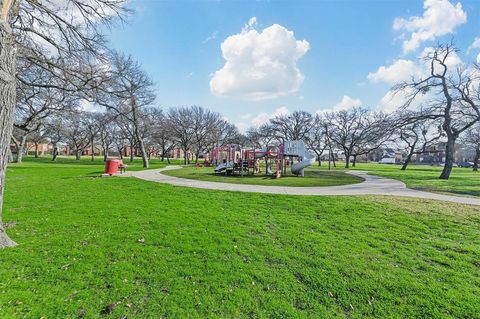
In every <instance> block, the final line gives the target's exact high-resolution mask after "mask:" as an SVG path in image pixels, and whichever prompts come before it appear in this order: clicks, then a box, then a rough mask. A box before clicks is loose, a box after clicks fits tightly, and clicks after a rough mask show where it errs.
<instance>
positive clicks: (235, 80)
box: [210, 18, 310, 100]
mask: <svg viewBox="0 0 480 319" xmlns="http://www.w3.org/2000/svg"><path fill="white" fill-rule="evenodd" d="M256 24H257V21H256V18H252V19H250V21H249V22H248V24H247V25H245V27H244V28H243V29H242V31H241V32H240V33H238V34H235V35H232V36H230V37H228V38H227V39H225V41H223V43H222V45H221V50H222V55H223V58H224V59H225V65H224V66H223V67H222V68H221V69H220V70H217V71H216V72H215V73H214V74H213V77H212V78H211V80H210V90H211V92H212V93H213V94H215V95H217V96H230V97H240V98H245V99H249V100H264V99H274V98H277V97H279V96H282V95H286V94H288V93H292V92H295V91H297V90H298V89H299V88H300V86H301V85H302V83H303V80H304V76H303V74H302V73H301V72H300V70H299V68H298V66H297V61H298V60H299V59H300V58H301V57H302V56H304V55H305V53H306V52H307V51H308V50H309V48H310V45H309V43H308V42H307V41H306V40H301V41H299V40H297V39H296V38H295V35H294V33H293V32H292V31H290V30H287V29H286V28H285V27H283V26H281V25H279V24H274V25H272V26H269V27H267V28H265V29H263V30H261V31H257V30H256V29H255V26H256Z"/></svg>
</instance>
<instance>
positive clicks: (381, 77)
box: [367, 47, 463, 85]
mask: <svg viewBox="0 0 480 319" xmlns="http://www.w3.org/2000/svg"><path fill="white" fill-rule="evenodd" d="M434 50H435V49H434V48H432V47H428V48H425V49H424V50H423V51H422V53H420V54H419V56H418V61H417V62H415V61H412V60H404V59H400V60H397V61H395V62H394V63H392V64H391V65H389V66H381V67H379V68H378V69H377V71H375V72H373V73H369V74H368V75H367V78H368V79H369V80H370V81H371V82H373V83H378V82H384V83H387V84H390V85H394V84H397V83H400V82H402V81H409V80H411V78H412V77H413V78H415V79H419V78H422V77H425V76H427V75H428V74H430V67H431V65H430V61H431V60H430V59H428V58H427V57H428V56H429V55H431V54H432V53H433V52H434ZM462 63H463V62H462V60H461V59H460V57H459V56H458V54H457V53H456V52H450V54H449V56H448V57H447V59H446V60H445V64H446V65H447V66H448V68H449V72H453V71H454V70H455V69H456V67H458V66H459V65H461V64H462ZM434 67H435V69H436V70H438V69H439V68H440V65H439V64H435V65H434Z"/></svg>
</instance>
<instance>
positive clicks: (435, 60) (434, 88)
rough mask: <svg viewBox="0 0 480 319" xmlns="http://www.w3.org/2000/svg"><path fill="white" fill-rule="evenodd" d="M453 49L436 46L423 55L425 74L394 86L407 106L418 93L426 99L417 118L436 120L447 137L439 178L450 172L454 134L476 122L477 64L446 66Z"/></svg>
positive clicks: (479, 102) (479, 113)
mask: <svg viewBox="0 0 480 319" xmlns="http://www.w3.org/2000/svg"><path fill="white" fill-rule="evenodd" d="M457 51H458V49H457V48H455V47H454V46H453V44H446V45H438V46H437V47H435V48H434V50H433V51H432V52H431V53H429V54H427V56H426V57H425V59H424V60H425V62H427V63H428V65H429V74H428V75H427V76H425V77H423V78H420V79H412V80H411V81H407V82H403V83H400V84H398V85H396V86H395V87H394V90H395V92H396V93H397V94H404V95H405V96H406V97H407V102H406V103H405V105H404V106H403V108H405V109H407V108H408V107H409V106H410V105H411V104H412V103H413V102H414V101H416V100H417V98H418V97H419V96H421V95H426V96H427V98H428V101H427V102H424V103H422V105H421V107H420V112H419V113H417V114H416V116H415V118H413V119H412V120H413V121H415V120H417V119H418V118H427V119H432V120H439V121H440V122H441V126H442V129H443V131H444V132H445V134H446V137H447V143H446V149H445V166H444V168H443V171H442V173H441V174H440V177H439V178H440V179H448V178H449V177H450V173H451V172H452V167H453V162H454V152H455V142H456V140H457V139H458V137H459V136H460V135H461V134H462V133H463V132H465V131H466V130H468V129H469V128H470V127H471V126H473V125H474V124H475V123H476V122H478V121H480V87H479V80H480V78H479V77H480V66H479V65H477V64H475V65H472V66H468V65H467V66H465V65H463V66H457V67H455V69H452V68H450V66H449V63H448V61H449V59H450V58H452V57H453V56H454V55H455V54H456V52H457Z"/></svg>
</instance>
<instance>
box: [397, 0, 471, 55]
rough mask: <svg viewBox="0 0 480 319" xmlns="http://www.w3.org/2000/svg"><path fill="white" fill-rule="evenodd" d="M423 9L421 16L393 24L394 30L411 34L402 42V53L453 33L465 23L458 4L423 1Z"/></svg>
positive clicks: (437, 0) (446, 1)
mask: <svg viewBox="0 0 480 319" xmlns="http://www.w3.org/2000/svg"><path fill="white" fill-rule="evenodd" d="M423 8H424V12H423V16H412V17H410V18H408V19H404V18H396V19H395V21H394V22H393V28H394V29H395V30H404V31H407V32H411V35H410V38H409V39H407V40H404V41H403V51H404V53H408V52H412V51H415V50H416V49H418V47H419V46H420V44H421V43H422V42H424V41H428V40H434V39H435V38H437V37H439V36H443V35H446V34H449V33H453V32H454V30H455V28H456V27H458V26H460V25H462V24H464V23H466V22H467V13H466V12H465V11H464V10H463V8H462V4H461V3H460V2H458V3H457V4H456V5H453V4H452V3H450V1H449V0H425V1H424V3H423Z"/></svg>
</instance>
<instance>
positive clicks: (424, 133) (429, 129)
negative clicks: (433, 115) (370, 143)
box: [397, 115, 442, 171]
mask: <svg viewBox="0 0 480 319" xmlns="http://www.w3.org/2000/svg"><path fill="white" fill-rule="evenodd" d="M409 116H410V115H409ZM397 136H398V137H399V138H400V141H401V142H402V143H403V144H404V145H405V147H406V151H407V157H406V159H405V161H404V163H403V165H402V168H401V170H402V171H404V170H406V169H407V166H408V164H410V162H411V160H412V156H413V155H418V154H423V153H425V152H426V151H427V150H428V149H430V148H432V147H433V146H434V145H435V143H436V142H438V140H439V139H440V138H441V137H442V128H441V126H440V125H439V124H438V123H437V122H434V121H431V120H428V119H427V120H418V121H415V122H413V123H409V124H406V125H402V126H401V127H400V128H399V131H398V133H397Z"/></svg>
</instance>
